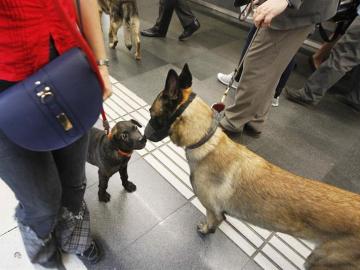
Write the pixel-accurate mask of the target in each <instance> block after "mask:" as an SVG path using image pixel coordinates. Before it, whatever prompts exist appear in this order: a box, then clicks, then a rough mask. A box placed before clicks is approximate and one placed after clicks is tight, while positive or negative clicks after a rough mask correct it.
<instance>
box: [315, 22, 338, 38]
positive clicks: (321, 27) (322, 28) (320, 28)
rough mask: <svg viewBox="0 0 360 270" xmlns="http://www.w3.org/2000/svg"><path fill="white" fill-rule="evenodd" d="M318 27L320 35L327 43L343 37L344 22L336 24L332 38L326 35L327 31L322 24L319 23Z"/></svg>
mask: <svg viewBox="0 0 360 270" xmlns="http://www.w3.org/2000/svg"><path fill="white" fill-rule="evenodd" d="M316 26H317V28H318V29H319V33H320V36H321V38H322V39H323V40H324V41H325V42H333V41H335V40H336V39H337V38H338V37H339V36H340V35H341V32H342V29H343V27H344V22H338V23H337V24H336V28H335V31H334V34H333V35H332V37H331V38H330V37H329V36H328V34H327V33H326V31H325V29H324V27H323V26H322V24H321V23H318V24H317V25H316Z"/></svg>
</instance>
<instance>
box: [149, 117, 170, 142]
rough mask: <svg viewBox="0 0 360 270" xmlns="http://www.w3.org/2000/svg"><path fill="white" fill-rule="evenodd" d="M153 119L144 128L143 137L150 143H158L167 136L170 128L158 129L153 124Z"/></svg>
mask: <svg viewBox="0 0 360 270" xmlns="http://www.w3.org/2000/svg"><path fill="white" fill-rule="evenodd" d="M154 122H155V121H154V119H150V121H149V123H148V124H147V125H146V127H145V136H146V138H147V139H148V140H150V141H152V142H159V141H161V140H162V139H164V138H166V137H167V136H168V135H169V130H170V126H168V125H166V126H165V127H161V128H160V127H158V125H156V123H154Z"/></svg>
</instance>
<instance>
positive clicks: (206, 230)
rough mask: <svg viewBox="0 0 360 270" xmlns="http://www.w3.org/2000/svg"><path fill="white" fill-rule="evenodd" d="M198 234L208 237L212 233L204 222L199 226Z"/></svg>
mask: <svg viewBox="0 0 360 270" xmlns="http://www.w3.org/2000/svg"><path fill="white" fill-rule="evenodd" d="M197 232H198V233H199V234H200V235H207V234H209V233H210V231H209V227H208V225H207V223H206V222H202V223H200V224H198V225H197Z"/></svg>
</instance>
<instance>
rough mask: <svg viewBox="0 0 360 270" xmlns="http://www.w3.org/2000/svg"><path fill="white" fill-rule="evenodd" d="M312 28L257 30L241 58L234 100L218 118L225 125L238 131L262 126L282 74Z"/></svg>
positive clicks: (259, 129)
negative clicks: (242, 65)
mask: <svg viewBox="0 0 360 270" xmlns="http://www.w3.org/2000/svg"><path fill="white" fill-rule="evenodd" d="M312 28H313V27H312V26H307V27H302V28H298V29H293V30H273V29H263V28H262V29H260V30H259V32H258V35H257V37H256V38H255V40H254V42H253V44H252V46H251V47H250V51H249V53H248V55H247V57H246V59H245V61H244V69H243V73H242V76H241V78H240V83H239V87H238V89H237V91H236V97H235V102H234V104H232V105H230V106H229V107H228V108H226V111H225V117H224V118H223V119H222V121H221V125H222V126H223V127H224V128H225V129H227V130H229V131H233V132H240V131H241V130H242V128H243V127H244V125H245V124H248V125H251V127H252V128H253V129H255V130H257V131H261V130H262V125H263V123H264V121H265V119H266V116H267V114H268V111H269V108H270V104H271V100H272V97H273V95H274V93H275V88H276V85H277V83H278V82H279V79H280V77H281V74H282V73H283V71H284V70H285V68H286V66H287V65H288V64H289V62H290V59H291V58H292V57H293V56H294V55H295V53H296V52H297V51H298V49H299V47H300V46H301V44H302V42H303V41H304V40H305V38H306V37H307V35H308V34H309V33H310V32H311V30H312Z"/></svg>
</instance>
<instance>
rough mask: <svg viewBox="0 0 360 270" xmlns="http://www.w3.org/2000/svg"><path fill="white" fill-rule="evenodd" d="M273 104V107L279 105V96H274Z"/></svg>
mask: <svg viewBox="0 0 360 270" xmlns="http://www.w3.org/2000/svg"><path fill="white" fill-rule="evenodd" d="M271 106H273V107H279V97H277V98H275V97H274V98H273V100H272V102H271Z"/></svg>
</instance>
